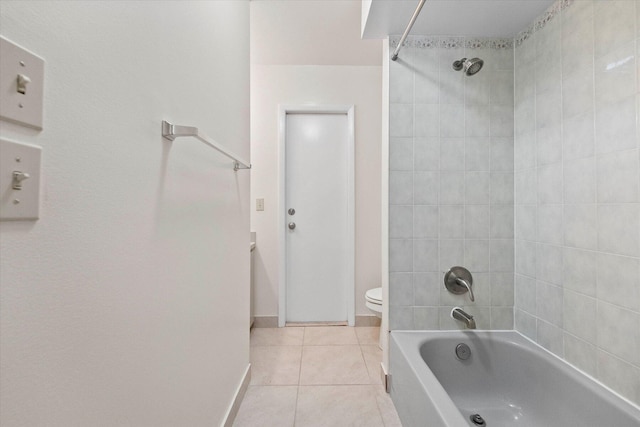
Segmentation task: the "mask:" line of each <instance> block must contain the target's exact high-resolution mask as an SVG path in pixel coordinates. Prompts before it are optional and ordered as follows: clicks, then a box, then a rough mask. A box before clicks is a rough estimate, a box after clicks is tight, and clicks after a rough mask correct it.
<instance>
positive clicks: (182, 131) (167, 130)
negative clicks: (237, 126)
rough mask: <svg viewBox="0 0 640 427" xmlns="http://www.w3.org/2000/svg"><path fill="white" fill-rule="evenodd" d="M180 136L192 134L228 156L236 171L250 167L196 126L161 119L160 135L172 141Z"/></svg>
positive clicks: (249, 164)
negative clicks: (179, 124) (181, 124)
mask: <svg viewBox="0 0 640 427" xmlns="http://www.w3.org/2000/svg"><path fill="white" fill-rule="evenodd" d="M181 136H192V137H194V138H196V139H198V140H200V141H202V142H204V143H205V144H207V145H208V146H209V147H211V148H215V149H216V150H218V151H219V152H220V153H222V154H224V155H225V156H227V157H229V158H230V159H231V160H233V170H234V171H237V170H238V169H251V163H249V162H246V161H244V160H242V158H241V157H240V156H237V155H236V154H234V153H232V152H231V151H229V150H227V149H226V148H224V147H223V146H222V145H220V143H218V142H216V141H214V140H213V139H211V138H209V137H208V136H206V135H204V134H203V133H200V132H199V131H198V128H197V127H193V126H178V125H173V124H171V123H169V122H168V121H166V120H163V121H162V137H163V138H166V139H168V140H169V141H173V140H174V139H176V138H179V137H181Z"/></svg>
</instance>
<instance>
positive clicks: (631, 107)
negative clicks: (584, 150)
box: [596, 96, 637, 153]
mask: <svg viewBox="0 0 640 427" xmlns="http://www.w3.org/2000/svg"><path fill="white" fill-rule="evenodd" d="M636 147H637V139H636V100H635V97H634V96H628V97H627V98H626V99H625V100H623V101H620V102H618V103H615V104H605V103H602V104H598V103H596V151H597V153H610V152H612V151H619V150H626V149H632V148H636Z"/></svg>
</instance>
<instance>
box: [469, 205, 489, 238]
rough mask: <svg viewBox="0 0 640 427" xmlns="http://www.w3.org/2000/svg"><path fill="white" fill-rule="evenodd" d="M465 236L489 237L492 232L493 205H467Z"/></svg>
mask: <svg viewBox="0 0 640 427" xmlns="http://www.w3.org/2000/svg"><path fill="white" fill-rule="evenodd" d="M464 212H465V213H464V237H465V238H467V239H488V238H489V237H490V235H491V234H490V232H491V207H490V206H489V205H465V207H464Z"/></svg>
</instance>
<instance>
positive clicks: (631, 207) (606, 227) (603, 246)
mask: <svg viewBox="0 0 640 427" xmlns="http://www.w3.org/2000/svg"><path fill="white" fill-rule="evenodd" d="M639 227H640V204H638V203H627V204H619V205H599V206H598V250H600V251H603V252H611V253H615V254H620V255H628V256H633V257H638V256H640V233H638V228H639Z"/></svg>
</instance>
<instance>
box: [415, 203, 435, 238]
mask: <svg viewBox="0 0 640 427" xmlns="http://www.w3.org/2000/svg"><path fill="white" fill-rule="evenodd" d="M438 215H439V213H438V205H427V206H423V205H416V206H414V207H413V237H415V238H435V239H437V238H438Z"/></svg>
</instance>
